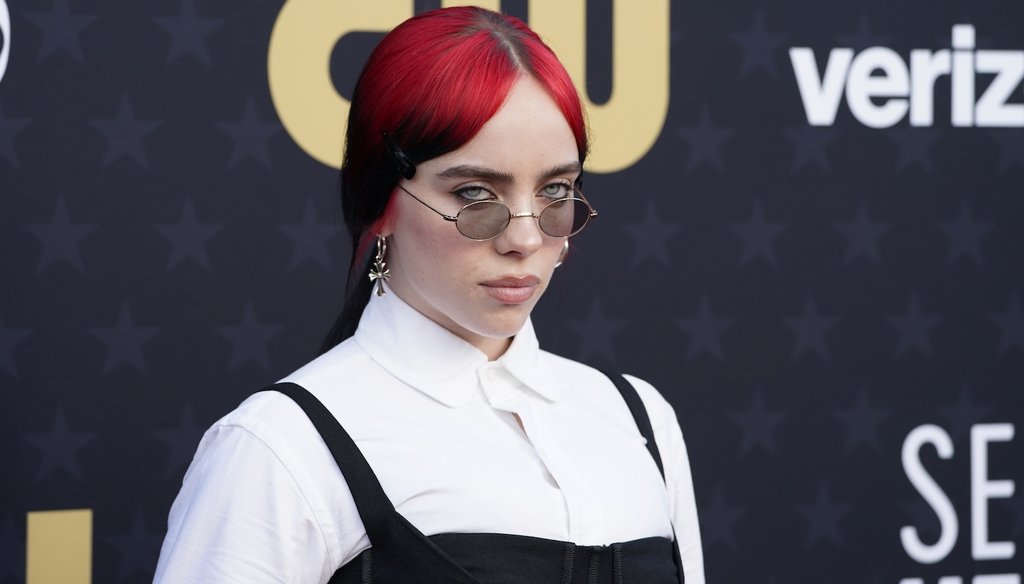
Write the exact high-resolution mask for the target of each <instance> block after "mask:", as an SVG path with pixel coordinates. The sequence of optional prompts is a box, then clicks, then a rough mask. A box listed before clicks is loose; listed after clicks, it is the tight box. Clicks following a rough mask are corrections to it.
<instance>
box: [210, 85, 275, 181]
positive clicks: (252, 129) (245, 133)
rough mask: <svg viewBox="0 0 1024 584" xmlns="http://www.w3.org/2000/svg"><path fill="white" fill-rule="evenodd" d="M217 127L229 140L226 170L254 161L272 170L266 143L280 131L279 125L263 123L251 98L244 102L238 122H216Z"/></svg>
mask: <svg viewBox="0 0 1024 584" xmlns="http://www.w3.org/2000/svg"><path fill="white" fill-rule="evenodd" d="M217 127H219V128H220V129H221V131H222V132H224V133H225V134H227V136H228V137H229V138H231V143H232V147H231V157H230V159H228V165H227V166H228V169H232V168H234V167H235V166H237V165H238V164H241V163H242V162H243V161H245V160H255V161H257V162H259V163H260V164H261V165H263V166H264V167H266V168H268V169H270V168H273V164H272V163H271V161H270V152H269V151H268V150H267V142H269V141H270V139H271V138H273V137H274V136H276V135H277V134H278V133H279V132H280V131H281V125H280V124H279V123H277V122H276V121H275V122H264V121H263V120H261V119H260V116H259V114H258V113H257V112H256V102H255V100H253V99H252V98H251V97H250V98H248V99H246V100H245V107H244V108H243V109H242V114H241V116H240V117H239V119H238V121H226V122H218V123H217Z"/></svg>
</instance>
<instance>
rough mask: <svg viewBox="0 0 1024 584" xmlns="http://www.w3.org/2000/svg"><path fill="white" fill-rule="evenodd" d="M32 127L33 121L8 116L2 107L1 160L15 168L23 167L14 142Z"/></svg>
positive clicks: (0, 109) (0, 126) (0, 129)
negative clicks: (19, 135)
mask: <svg viewBox="0 0 1024 584" xmlns="http://www.w3.org/2000/svg"><path fill="white" fill-rule="evenodd" d="M30 125H32V120H30V119H27V118H16V117H14V116H10V115H7V114H5V113H4V110H3V108H2V107H0V159H3V160H6V161H7V162H9V163H10V164H11V165H12V166H14V167H15V168H17V167H19V166H21V161H20V160H19V159H18V153H17V151H15V149H14V140H15V138H16V137H17V136H18V134H20V133H21V132H22V131H23V130H25V129H26V128H28V127H29V126H30Z"/></svg>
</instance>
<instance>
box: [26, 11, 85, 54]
mask: <svg viewBox="0 0 1024 584" xmlns="http://www.w3.org/2000/svg"><path fill="white" fill-rule="evenodd" d="M25 16H26V17H27V18H28V19H29V21H30V22H31V23H32V24H34V25H35V26H36V28H38V29H39V31H40V32H41V33H42V34H43V40H42V43H41V44H40V46H39V57H38V60H39V61H42V60H43V59H45V58H46V57H47V56H49V55H51V54H53V53H56V52H57V51H65V52H67V53H68V54H69V55H71V56H72V57H73V58H74V59H75V60H77V61H78V62H80V63H84V62H85V57H84V55H83V54H82V38H81V37H82V31H84V30H85V29H86V28H88V27H89V25H90V24H92V23H93V22H94V21H95V20H96V16H95V15H93V14H82V13H72V12H71V9H70V8H68V2H67V0H53V5H52V7H51V8H50V11H49V12H43V13H40V12H30V13H27V14H26V15H25Z"/></svg>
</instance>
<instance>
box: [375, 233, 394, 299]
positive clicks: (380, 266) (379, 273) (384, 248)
mask: <svg viewBox="0 0 1024 584" xmlns="http://www.w3.org/2000/svg"><path fill="white" fill-rule="evenodd" d="M387 253H388V240H387V239H385V238H384V236H383V235H381V234H379V233H378V234H377V256H376V257H375V258H374V259H373V267H372V268H370V281H371V282H373V283H374V285H375V286H376V288H377V296H383V295H384V282H386V281H387V279H388V277H390V276H391V271H390V270H388V265H387V263H385V262H384V256H385V255H386V254H387Z"/></svg>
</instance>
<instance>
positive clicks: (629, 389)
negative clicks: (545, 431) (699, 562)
mask: <svg viewBox="0 0 1024 584" xmlns="http://www.w3.org/2000/svg"><path fill="white" fill-rule="evenodd" d="M601 373H604V374H605V375H607V376H608V378H609V379H611V380H612V383H614V384H615V388H616V389H618V390H619V393H620V394H622V399H624V400H625V401H626V406H627V407H628V408H629V413H630V414H632V415H633V421H634V422H636V427H637V429H639V430H640V435H641V436H643V437H644V438H645V439H646V440H647V451H648V452H650V453H651V458H653V459H654V464H656V465H658V471H659V472H660V473H661V478H662V480H666V479H665V466H664V465H663V464H662V462H661V452H659V451H658V442H657V440H655V439H654V428H652V427H651V418H650V416H649V415H648V414H647V408H646V407H644V402H643V400H642V399H640V394H638V393H637V392H636V388H635V387H633V384H632V383H630V382H629V380H628V379H626V378H625V377H623V376H621V375H615V374H613V373H608V372H607V371H602V372H601ZM672 539H673V540H675V542H676V543H675V544H673V545H672V560H673V561H674V562H675V564H676V570H677V571H678V573H679V583H680V584H685V582H686V575H685V574H684V573H683V558H682V556H681V555H680V554H679V538H678V537H676V528H675V526H674V525H673V526H672Z"/></svg>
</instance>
